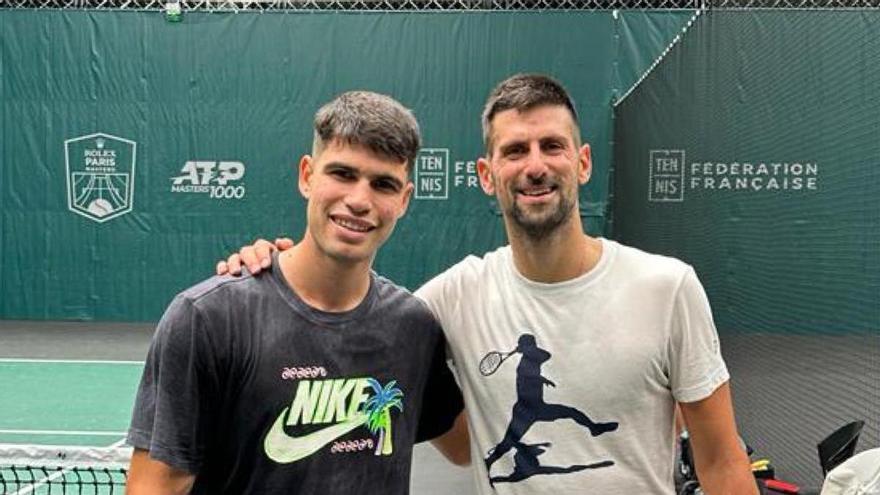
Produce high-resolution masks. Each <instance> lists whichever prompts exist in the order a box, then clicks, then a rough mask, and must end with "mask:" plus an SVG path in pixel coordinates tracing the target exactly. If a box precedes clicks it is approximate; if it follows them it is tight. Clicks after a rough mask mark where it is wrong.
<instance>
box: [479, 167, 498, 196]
mask: <svg viewBox="0 0 880 495" xmlns="http://www.w3.org/2000/svg"><path fill="white" fill-rule="evenodd" d="M477 175H479V176H480V187H482V188H483V192H484V193H486V194H488V195H489V196H493V195H494V194H495V179H494V178H493V177H492V168H491V164H490V163H489V160H488V159H486V158H478V159H477Z"/></svg>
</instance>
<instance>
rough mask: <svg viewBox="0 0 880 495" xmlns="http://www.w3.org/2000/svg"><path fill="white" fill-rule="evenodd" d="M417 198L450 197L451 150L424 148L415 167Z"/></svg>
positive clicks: (417, 158)
mask: <svg viewBox="0 0 880 495" xmlns="http://www.w3.org/2000/svg"><path fill="white" fill-rule="evenodd" d="M413 172H414V175H415V186H416V192H415V196H416V199H448V198H449V150H448V149H446V148H422V150H421V151H419V154H418V156H417V157H416V162H415V166H414V167H413Z"/></svg>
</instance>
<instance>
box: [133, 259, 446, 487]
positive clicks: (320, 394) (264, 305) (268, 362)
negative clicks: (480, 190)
mask: <svg viewBox="0 0 880 495" xmlns="http://www.w3.org/2000/svg"><path fill="white" fill-rule="evenodd" d="M444 349H445V344H444V340H443V334H442V331H441V329H440V327H439V325H438V324H437V323H436V321H435V320H434V318H433V316H432V315H431V313H430V311H429V310H428V309H427V307H426V306H425V305H424V304H423V303H422V302H421V301H420V300H418V299H417V298H415V297H414V296H412V295H411V294H410V293H409V292H407V291H405V290H404V289H401V288H400V287H397V286H395V285H394V284H392V283H391V282H389V281H388V280H386V279H384V278H382V277H379V276H376V275H375V274H374V275H372V277H371V284H370V289H369V292H368V294H367V296H366V298H365V299H364V301H363V302H362V303H361V304H360V305H359V306H358V307H356V308H355V309H353V310H351V311H348V312H343V313H327V312H322V311H319V310H316V309H314V308H311V307H309V306H308V305H306V304H305V303H304V302H303V301H302V300H301V299H299V298H298V297H297V296H296V294H295V293H294V292H293V291H292V290H291V289H290V287H289V286H288V285H287V283H286V282H285V280H284V279H283V277H282V275H281V273H280V270H279V269H278V267H277V265H273V267H272V269H271V270H270V273H268V274H267V275H266V276H261V277H251V276H244V277H241V278H231V277H214V278H211V279H209V280H207V281H205V282H202V283H200V284H198V285H196V286H194V287H192V288H190V289H188V290H186V291H184V292H183V293H181V294H180V295H178V296H177V297H176V298H175V299H174V301H173V302H172V303H171V305H170V306H169V307H168V309H167V310H166V312H165V315H164V316H163V317H162V320H161V321H160V323H159V326H158V329H157V331H156V335H155V337H154V339H153V343H152V346H151V348H150V351H149V355H148V356H147V363H146V367H145V369H144V375H143V378H142V379H141V384H140V388H139V390H138V394H137V399H136V403H135V407H134V414H133V418H132V422H131V429H130V430H129V434H128V442H129V443H130V444H131V445H132V446H134V447H137V448H140V449H144V450H149V451H150V455H151V456H152V457H153V458H155V459H158V460H161V461H163V462H165V463H167V464H169V465H171V466H174V467H177V468H180V469H184V470H187V471H189V472H192V473H195V474H196V481H195V486H194V488H193V493H211V494H216V493H315V494H331V493H332V494H355V493H364V494H375V493H382V494H406V493H408V492H409V474H410V461H411V457H412V446H413V443H414V442H417V441H421V440H426V439H430V438H433V437H435V436H437V435H439V434H441V433H443V432H445V431H447V430H448V429H449V427H450V426H451V425H452V422H453V420H454V418H455V416H456V415H457V414H458V413H459V412H460V411H461V409H462V400H461V395H460V392H459V391H458V388H457V386H456V385H455V382H454V380H453V378H452V375H451V373H450V372H449V369H448V368H447V367H446V363H445V358H444V355H445V354H444Z"/></svg>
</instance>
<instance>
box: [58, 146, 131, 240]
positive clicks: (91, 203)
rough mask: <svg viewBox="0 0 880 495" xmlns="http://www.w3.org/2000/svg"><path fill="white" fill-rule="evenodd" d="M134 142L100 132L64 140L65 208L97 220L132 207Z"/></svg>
mask: <svg viewBox="0 0 880 495" xmlns="http://www.w3.org/2000/svg"><path fill="white" fill-rule="evenodd" d="M136 151H137V143H135V142H134V141H131V140H128V139H124V138H121V137H116V136H111V135H110V134H104V133H102V132H99V133H96V134H89V135H87V136H80V137H75V138H71V139H67V140H65V141H64V166H65V168H66V171H67V208H68V209H69V210H70V211H72V212H74V213H76V214H78V215H82V216H84V217H86V218H88V219H89V220H93V221H95V222H98V223H103V222H106V221H107V220H110V219H113V218H116V217H118V216H120V215H123V214H125V213H128V212H130V211H131V209H132V207H133V206H134V166H135V157H136Z"/></svg>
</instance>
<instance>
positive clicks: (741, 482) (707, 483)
mask: <svg viewBox="0 0 880 495" xmlns="http://www.w3.org/2000/svg"><path fill="white" fill-rule="evenodd" d="M715 457H716V458H703V459H701V458H699V457H697V458H696V459H695V464H696V468H697V478H698V479H699V480H700V486H701V487H702V488H703V491H704V492H705V493H706V494H707V495H757V494H758V487H757V485H756V483H755V477H754V476H753V475H752V471H751V468H750V467H749V459H748V457H747V456H746V454H745V452H742V451H741V450H738V451H735V452H730V453H729V454H728V455H725V456H715Z"/></svg>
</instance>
